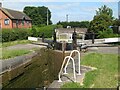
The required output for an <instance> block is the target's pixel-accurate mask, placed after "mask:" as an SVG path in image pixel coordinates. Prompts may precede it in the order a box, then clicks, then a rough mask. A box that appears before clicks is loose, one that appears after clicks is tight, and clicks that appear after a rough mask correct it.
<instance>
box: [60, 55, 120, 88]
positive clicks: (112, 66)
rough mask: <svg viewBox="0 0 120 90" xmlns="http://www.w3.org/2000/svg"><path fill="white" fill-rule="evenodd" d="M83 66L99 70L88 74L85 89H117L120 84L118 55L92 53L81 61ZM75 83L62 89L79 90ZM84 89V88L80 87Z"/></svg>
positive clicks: (85, 79)
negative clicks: (72, 89)
mask: <svg viewBox="0 0 120 90" xmlns="http://www.w3.org/2000/svg"><path fill="white" fill-rule="evenodd" d="M81 64H82V65H86V66H91V67H96V68H97V70H94V71H91V72H88V73H86V75H85V78H84V82H83V84H84V85H83V87H84V88H90V87H91V86H92V88H116V87H117V84H118V55H115V54H100V53H91V54H88V55H86V56H85V57H84V58H83V60H82V61H81ZM74 84H75V83H71V84H70V83H68V84H65V85H63V86H62V88H71V87H74V88H78V87H77V85H74ZM80 87H82V86H80Z"/></svg>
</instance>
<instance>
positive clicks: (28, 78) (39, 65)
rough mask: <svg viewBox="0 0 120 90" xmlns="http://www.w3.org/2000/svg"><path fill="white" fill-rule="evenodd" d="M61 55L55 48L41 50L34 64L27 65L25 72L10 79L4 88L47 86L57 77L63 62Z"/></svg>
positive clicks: (34, 59)
mask: <svg viewBox="0 0 120 90" xmlns="http://www.w3.org/2000/svg"><path fill="white" fill-rule="evenodd" d="M56 55H58V56H56ZM61 57H62V56H60V54H57V52H55V51H53V50H47V49H41V50H39V51H38V55H37V56H35V57H34V58H33V59H32V64H31V65H29V66H28V67H27V69H26V70H25V73H24V74H23V75H21V76H19V77H17V78H16V79H14V80H12V81H10V83H9V84H8V85H6V86H4V88H39V87H42V86H46V87H47V86H48V85H49V84H50V83H52V81H53V80H55V79H57V75H58V72H59V70H60V66H61V62H62V61H61V60H60V59H61Z"/></svg>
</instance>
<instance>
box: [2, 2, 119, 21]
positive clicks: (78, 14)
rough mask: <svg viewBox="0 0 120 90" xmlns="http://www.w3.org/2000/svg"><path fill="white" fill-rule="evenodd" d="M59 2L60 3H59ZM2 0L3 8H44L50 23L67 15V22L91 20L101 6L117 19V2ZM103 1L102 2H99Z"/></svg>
mask: <svg viewBox="0 0 120 90" xmlns="http://www.w3.org/2000/svg"><path fill="white" fill-rule="evenodd" d="M60 1H61V2H60ZM82 1H83V0H74V2H73V1H72V2H71V0H59V1H57V0H20V1H19V0H2V6H3V7H4V8H9V9H14V10H19V11H23V9H24V7H25V6H36V7H37V6H46V7H48V8H49V9H50V11H51V14H52V18H51V20H52V22H53V23H57V22H58V21H65V20H66V14H68V17H69V21H83V20H92V19H93V16H94V15H95V13H96V12H95V10H97V9H98V8H99V7H101V6H102V5H107V6H108V7H110V8H111V9H112V10H113V15H114V17H116V18H118V0H97V2H95V1H96V0H91V2H88V0H84V2H82ZM100 1H104V2H100Z"/></svg>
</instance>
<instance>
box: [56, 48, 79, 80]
mask: <svg viewBox="0 0 120 90" xmlns="http://www.w3.org/2000/svg"><path fill="white" fill-rule="evenodd" d="M74 52H77V53H78V70H79V71H78V75H81V72H80V52H79V51H78V50H73V51H72V52H71V53H70V56H66V57H65V58H64V61H63V63H62V66H61V69H60V72H59V74H58V78H59V80H58V82H62V80H61V74H67V72H66V69H67V66H68V63H69V61H70V60H72V62H73V73H74V82H76V73H75V61H74V59H73V58H72V55H73V53H74ZM66 59H67V60H68V61H67V63H66V65H65V61H66ZM64 65H65V68H64V71H65V72H64V73H63V72H62V70H63V67H64Z"/></svg>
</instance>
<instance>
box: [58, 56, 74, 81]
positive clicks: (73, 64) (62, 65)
mask: <svg viewBox="0 0 120 90" xmlns="http://www.w3.org/2000/svg"><path fill="white" fill-rule="evenodd" d="M67 58H68V59H70V60H72V62H73V73H74V79H75V80H74V82H76V74H75V62H74V59H73V58H72V57H70V56H66V57H65V59H64V61H63V64H62V67H61V69H60V72H59V74H58V78H59V80H58V82H62V80H61V78H60V76H61V73H62V70H63V66H64V64H65V61H66V59H67ZM70 60H69V61H70Z"/></svg>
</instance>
